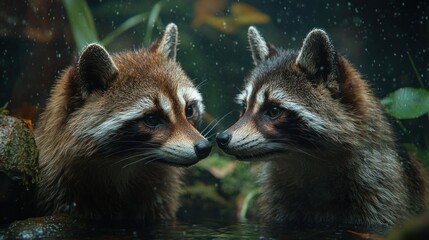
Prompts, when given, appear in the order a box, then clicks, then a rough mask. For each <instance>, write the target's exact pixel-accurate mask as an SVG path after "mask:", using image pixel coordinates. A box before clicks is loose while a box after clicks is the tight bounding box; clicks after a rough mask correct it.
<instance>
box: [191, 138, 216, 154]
mask: <svg viewBox="0 0 429 240" xmlns="http://www.w3.org/2000/svg"><path fill="white" fill-rule="evenodd" d="M194 148H195V153H196V154H197V156H198V157H199V158H205V157H207V156H208V155H209V154H210V151H211V150H212V144H211V143H210V142H209V141H207V140H201V141H199V142H197V144H195V146H194Z"/></svg>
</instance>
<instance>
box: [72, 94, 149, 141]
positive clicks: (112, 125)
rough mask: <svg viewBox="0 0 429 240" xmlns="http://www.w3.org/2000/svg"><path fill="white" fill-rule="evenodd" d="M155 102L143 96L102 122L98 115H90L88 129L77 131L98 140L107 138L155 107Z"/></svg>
mask: <svg viewBox="0 0 429 240" xmlns="http://www.w3.org/2000/svg"><path fill="white" fill-rule="evenodd" d="M154 106H155V103H154V102H153V101H152V100H151V99H149V98H142V99H140V100H139V101H138V102H137V103H136V104H134V105H133V106H131V107H130V108H128V109H127V110H125V111H122V112H118V113H115V114H114V115H113V116H110V117H109V118H107V119H106V120H105V121H103V122H102V123H100V122H99V117H98V116H93V115H89V116H88V117H87V119H86V120H87V121H88V122H91V123H92V124H87V126H88V127H87V128H86V129H82V130H81V131H76V132H79V133H83V135H86V136H92V137H93V138H95V139H98V140H105V139H106V138H108V137H109V135H110V134H111V133H112V132H114V131H115V130H117V129H119V128H120V127H121V126H122V125H123V124H124V123H125V122H127V121H130V120H134V119H136V118H139V117H141V116H142V115H143V114H144V112H146V111H148V110H149V109H152V108H154Z"/></svg>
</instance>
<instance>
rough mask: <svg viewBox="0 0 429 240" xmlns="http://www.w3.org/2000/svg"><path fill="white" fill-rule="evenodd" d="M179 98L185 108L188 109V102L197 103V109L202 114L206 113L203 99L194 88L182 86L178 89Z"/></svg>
mask: <svg viewBox="0 0 429 240" xmlns="http://www.w3.org/2000/svg"><path fill="white" fill-rule="evenodd" d="M177 97H178V98H179V101H180V103H181V104H182V106H183V107H186V102H197V107H198V110H199V111H200V113H202V112H204V105H203V104H202V101H203V97H202V96H201V93H200V92H198V90H197V89H195V88H193V87H184V86H180V87H178V88H177Z"/></svg>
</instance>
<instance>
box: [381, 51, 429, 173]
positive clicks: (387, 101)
mask: <svg viewBox="0 0 429 240" xmlns="http://www.w3.org/2000/svg"><path fill="white" fill-rule="evenodd" d="M408 59H409V60H410V64H411V66H412V67H413V70H414V72H415V75H416V78H417V80H418V82H419V84H420V86H421V88H411V87H405V88H400V89H398V90H396V91H395V92H393V93H390V94H388V95H387V96H386V97H385V98H384V99H382V100H381V103H382V104H383V105H384V107H385V109H386V112H387V113H388V114H390V115H391V116H392V117H394V118H395V119H396V121H397V123H398V125H399V126H401V128H402V130H403V131H404V132H408V130H407V129H406V128H405V127H404V125H403V124H402V122H400V121H399V120H404V119H414V118H419V117H422V116H427V118H426V120H424V119H422V122H424V123H425V124H426V125H428V120H429V115H428V113H429V91H428V90H426V89H425V86H424V84H423V81H422V79H421V77H420V74H419V72H418V71H417V68H416V66H415V64H414V61H413V59H412V57H411V55H410V54H409V53H408ZM421 145H422V144H417V143H406V144H404V147H405V149H406V150H407V151H408V152H409V153H410V154H411V155H412V156H413V157H415V158H416V159H418V160H420V161H422V162H423V164H424V165H425V166H426V167H427V168H429V134H428V133H426V134H425V143H424V146H421Z"/></svg>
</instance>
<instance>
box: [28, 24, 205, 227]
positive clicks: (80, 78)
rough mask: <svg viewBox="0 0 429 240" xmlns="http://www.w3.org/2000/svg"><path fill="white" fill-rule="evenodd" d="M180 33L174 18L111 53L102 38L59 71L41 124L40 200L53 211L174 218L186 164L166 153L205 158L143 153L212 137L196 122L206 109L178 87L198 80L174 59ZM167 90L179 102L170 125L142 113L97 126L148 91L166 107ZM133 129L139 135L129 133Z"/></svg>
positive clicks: (188, 145)
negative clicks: (189, 110)
mask: <svg viewBox="0 0 429 240" xmlns="http://www.w3.org/2000/svg"><path fill="white" fill-rule="evenodd" d="M168 34H170V35H171V36H166V35H168ZM169 37H170V38H169ZM175 37H176V38H177V29H176V27H175V25H172V24H171V25H169V26H168V27H167V30H166V33H165V34H164V36H163V37H162V38H161V39H160V40H158V41H157V42H156V43H155V44H154V45H153V46H152V47H151V48H148V49H141V50H138V51H133V52H131V51H128V52H124V53H120V54H117V55H113V56H111V61H110V60H109V58H110V57H109V56H108V54H107V53H103V50H102V48H101V47H100V46H94V45H92V46H89V47H88V48H87V49H85V50H84V51H83V52H84V53H83V54H82V56H81V57H80V59H79V62H78V63H77V64H76V65H74V66H72V67H70V68H68V69H67V70H65V72H64V73H63V74H62V76H61V77H60V78H59V79H58V81H57V83H56V84H55V86H54V88H53V89H52V95H51V98H50V100H49V102H48V104H47V106H46V109H45V111H44V112H43V113H42V115H41V117H40V120H39V123H38V125H37V128H36V132H35V134H36V141H37V144H38V147H39V149H40V167H41V173H42V176H41V179H42V181H41V184H40V190H39V203H40V206H41V207H42V209H43V211H44V213H45V214H52V213H59V212H64V211H65V212H72V213H75V214H77V215H79V216H83V217H85V218H90V219H99V220H143V221H148V222H152V221H157V220H161V219H174V216H175V212H176V210H177V208H178V206H179V204H178V197H179V194H180V189H181V180H180V179H181V176H182V174H183V170H182V169H181V168H177V167H175V166H171V165H168V164H165V163H164V162H160V160H163V161H164V160H168V161H167V162H169V163H174V165H184V166H188V165H190V164H193V163H195V162H197V161H198V160H199V158H197V157H190V158H189V159H187V158H185V157H183V159H181V158H178V159H176V158H174V159H172V160H171V159H168V157H165V156H155V157H154V158H153V159H152V158H151V159H149V160H145V159H144V158H143V157H142V156H145V155H144V154H145V153H146V152H147V151H148V150H149V151H150V150H151V149H154V148H161V147H164V146H166V145H171V144H172V143H174V144H176V143H177V142H179V143H182V147H183V149H188V148H189V149H191V150H192V151H194V150H193V149H194V145H193V144H194V142H196V141H198V140H203V139H204V138H203V137H202V136H201V135H200V134H199V133H198V131H197V130H196V129H195V128H194V126H193V125H194V124H195V122H196V121H197V120H198V119H195V118H200V115H201V114H202V112H197V113H196V114H195V116H194V118H193V119H186V116H185V114H184V110H183V106H182V104H181V103H180V101H179V99H178V96H177V95H176V93H177V89H178V88H179V87H184V86H187V87H189V88H193V89H194V85H193V84H192V82H191V81H190V80H189V78H188V77H187V76H186V75H185V73H184V72H183V71H182V69H181V68H180V67H179V66H178V65H177V64H176V63H175V61H174V60H175V51H176V49H175V44H177V39H176V40H175V41H174V38H175ZM161 48H162V49H161ZM90 51H94V52H90ZM171 51H174V53H172V52H171ZM111 63H112V64H111ZM97 64H98V66H97ZM94 65H96V66H94ZM86 68H88V70H87V69H86ZM91 74H92V75H91ZM86 75H88V76H90V79H86V78H85V77H86ZM195 91H196V90H195ZM161 93H162V94H163V95H165V97H166V98H168V101H169V102H170V103H171V105H172V106H174V107H173V108H172V109H171V113H165V112H164V113H162V117H163V118H165V119H169V120H167V122H166V123H165V126H163V127H158V128H156V129H151V128H148V127H147V126H146V125H145V124H144V121H142V120H140V119H136V120H130V121H126V122H124V123H123V124H124V125H123V126H121V127H118V129H115V132H112V133H110V132H107V133H105V134H106V135H101V133H100V131H101V132H102V131H104V129H99V130H100V131H98V132H95V133H92V135H91V134H89V133H91V130H92V129H94V128H97V127H98V126H100V125H102V124H106V122H107V123H108V122H109V119H115V116H120V114H121V112H122V111H126V110H127V109H129V108H130V106H132V105H135V104H136V102H138V101H139V100H140V99H141V98H142V97H147V98H149V99H153V102H154V105H155V106H154V107H153V110H156V109H157V111H159V109H162V107H161V106H160V105H161V104H162V103H160V102H159V96H160V95H161ZM181 106H182V107H181ZM151 109H152V108H151ZM128 111H129V110H128ZM142 111H143V110H142ZM150 111H152V110H150ZM195 111H196V110H195ZM161 112H162V111H161ZM141 114H142V117H143V115H144V114H146V113H144V112H142V113H141ZM168 114H172V115H175V118H174V119H170V118H169V117H170V116H169V115H168ZM115 121H119V120H115ZM121 124H122V123H121ZM106 126H109V125H106ZM130 127H131V128H130ZM128 129H132V132H131V131H130V130H128ZM97 134H100V136H98V135H97ZM103 134H104V133H103ZM128 135H131V136H132V138H124V136H125V137H128ZM97 136H98V137H97Z"/></svg>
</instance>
